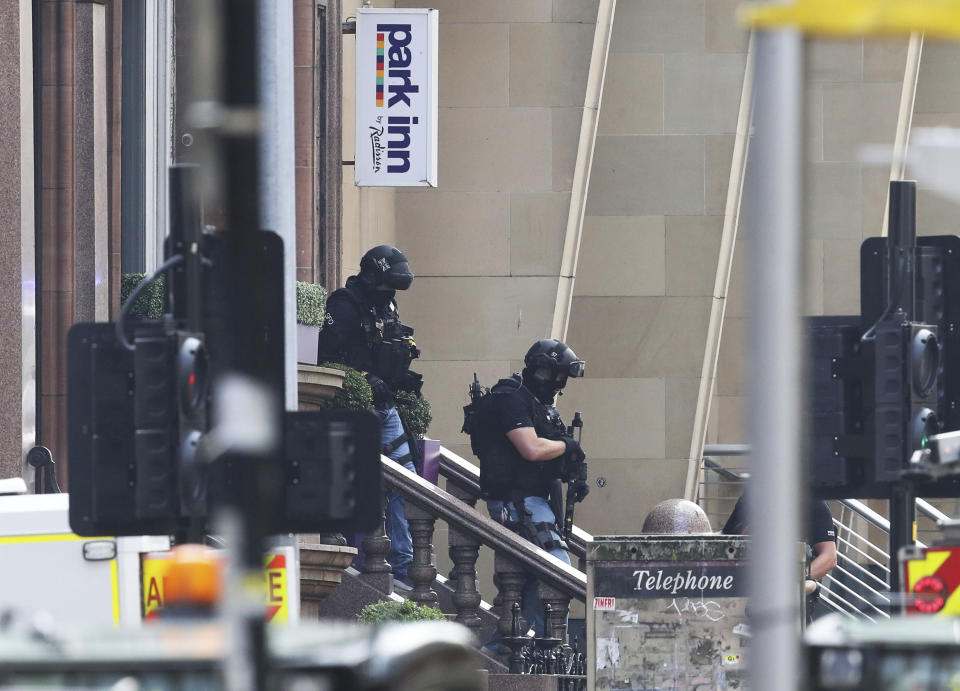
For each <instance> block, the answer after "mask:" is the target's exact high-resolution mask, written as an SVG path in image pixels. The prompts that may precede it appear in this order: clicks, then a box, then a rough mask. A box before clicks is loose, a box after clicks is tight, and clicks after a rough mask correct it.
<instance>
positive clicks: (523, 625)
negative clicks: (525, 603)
mask: <svg viewBox="0 0 960 691" xmlns="http://www.w3.org/2000/svg"><path fill="white" fill-rule="evenodd" d="M493 569H494V571H495V572H496V574H497V582H498V587H499V589H500V600H501V604H500V609H501V613H500V622H499V624H498V625H497V630H498V631H499V632H500V635H501V636H504V637H507V636H510V635H511V631H512V618H513V603H515V602H520V599H521V595H522V593H523V584H524V583H525V582H526V580H527V574H526V573H525V572H524V570H523V569H522V568H521V567H520V565H519V564H517V563H516V562H515V561H513V560H512V559H510V558H509V557H506V556H504V555H502V554H500V553H497V555H496V556H495V557H494V561H493ZM529 628H530V625H529V623H528V622H527V620H526V619H523V618H522V617H521V619H520V635H521V636H522V635H524V634H525V633H526V632H527V629H529Z"/></svg>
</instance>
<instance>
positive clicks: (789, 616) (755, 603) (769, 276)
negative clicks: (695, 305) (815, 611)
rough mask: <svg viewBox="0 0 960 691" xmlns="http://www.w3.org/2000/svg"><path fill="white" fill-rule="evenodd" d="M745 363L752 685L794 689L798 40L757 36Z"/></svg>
mask: <svg viewBox="0 0 960 691" xmlns="http://www.w3.org/2000/svg"><path fill="white" fill-rule="evenodd" d="M755 60H756V63H755V69H756V73H755V89H756V91H755V93H756V111H755V119H754V128H755V132H756V138H755V142H754V143H753V145H752V146H751V154H752V161H751V162H750V164H749V169H748V177H749V182H750V186H749V192H748V198H749V204H750V205H749V209H750V211H749V215H748V218H749V221H750V224H749V228H748V232H749V236H750V240H749V245H750V250H751V262H750V266H751V268H752V269H753V272H754V273H753V276H752V277H751V281H750V304H751V308H752V309H751V314H752V320H751V322H750V329H749V348H748V362H749V363H750V369H751V371H752V376H750V381H749V391H750V397H749V406H750V415H749V425H750V427H749V430H750V444H751V449H752V453H751V457H750V468H751V485H750V488H751V489H750V493H749V495H748V499H749V504H748V510H749V512H750V514H749V515H750V516H751V519H750V525H751V528H752V533H753V546H752V554H751V559H750V565H749V575H750V608H751V629H752V641H753V650H752V655H751V660H750V667H751V683H750V688H753V689H786V688H793V689H796V688H799V684H800V664H799V652H800V648H799V636H800V602H799V598H800V590H799V582H798V581H799V548H798V539H799V529H798V528H799V508H800V499H801V494H802V487H803V486H802V485H801V484H800V442H801V438H802V437H801V417H802V416H801V393H802V391H801V371H802V356H801V351H802V340H801V322H800V311H801V298H802V295H803V289H802V286H803V274H802V272H801V258H802V252H801V228H802V223H801V215H802V203H801V199H802V160H803V159H802V138H803V119H802V113H803V109H802V94H803V43H802V38H801V36H800V35H799V34H798V33H796V32H795V31H792V30H779V31H763V32H760V33H758V35H757V38H756V52H755Z"/></svg>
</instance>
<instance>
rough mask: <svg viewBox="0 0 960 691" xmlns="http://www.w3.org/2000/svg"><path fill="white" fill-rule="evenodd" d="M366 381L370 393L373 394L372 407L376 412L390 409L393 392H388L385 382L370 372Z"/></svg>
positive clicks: (388, 388)
mask: <svg viewBox="0 0 960 691" xmlns="http://www.w3.org/2000/svg"><path fill="white" fill-rule="evenodd" d="M366 379H367V383H368V384H369V385H370V391H371V392H373V407H374V408H376V409H377V410H384V409H386V408H392V407H393V392H392V391H391V390H390V387H389V386H387V382H385V381H383V379H381V378H380V377H378V376H377V375H375V374H371V373H370V372H367V374H366Z"/></svg>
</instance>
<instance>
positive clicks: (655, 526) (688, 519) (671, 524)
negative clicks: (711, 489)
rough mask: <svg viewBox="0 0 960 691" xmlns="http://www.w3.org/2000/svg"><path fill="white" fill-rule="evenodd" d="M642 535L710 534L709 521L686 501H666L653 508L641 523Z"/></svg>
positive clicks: (693, 505)
mask: <svg viewBox="0 0 960 691" xmlns="http://www.w3.org/2000/svg"><path fill="white" fill-rule="evenodd" d="M641 532H642V533H643V534H644V535H696V534H699V533H712V532H713V528H711V527H710V519H709V518H707V514H705V513H704V512H703V509H701V508H700V507H699V506H697V505H696V504H694V503H693V502H692V501H687V500H686V499H667V500H666V501H662V502H660V503H659V504H657V505H656V506H654V507H653V508H652V509H651V510H650V513H648V514H647V517H646V519H645V520H644V521H643V530H642V531H641Z"/></svg>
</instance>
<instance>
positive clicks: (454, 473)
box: [440, 446, 593, 559]
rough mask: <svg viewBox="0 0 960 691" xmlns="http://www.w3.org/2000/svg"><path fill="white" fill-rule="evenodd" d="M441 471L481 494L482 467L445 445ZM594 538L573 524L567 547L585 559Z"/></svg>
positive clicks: (459, 484) (448, 478)
mask: <svg viewBox="0 0 960 691" xmlns="http://www.w3.org/2000/svg"><path fill="white" fill-rule="evenodd" d="M440 473H441V474H442V475H443V476H444V477H445V478H447V480H448V481H453V483H454V484H455V485H457V486H458V487H460V488H461V489H464V490H467V491H468V492H470V493H471V494H472V495H474V496H476V497H479V496H480V469H479V468H478V467H477V466H476V465H475V464H473V463H471V462H470V461H468V460H466V459H465V458H463V457H461V456H458V455H457V454H455V453H454V452H453V451H450V450H449V449H448V448H446V447H445V446H441V447H440ZM592 539H593V535H591V534H590V533H588V532H586V531H585V530H581V529H580V528H578V527H577V526H573V531H572V532H571V534H570V539H569V540H568V541H567V547H568V548H569V551H570V553H571V554H573V555H574V556H576V557H578V558H580V559H585V558H586V556H587V543H588V542H590V541H591V540H592Z"/></svg>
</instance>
